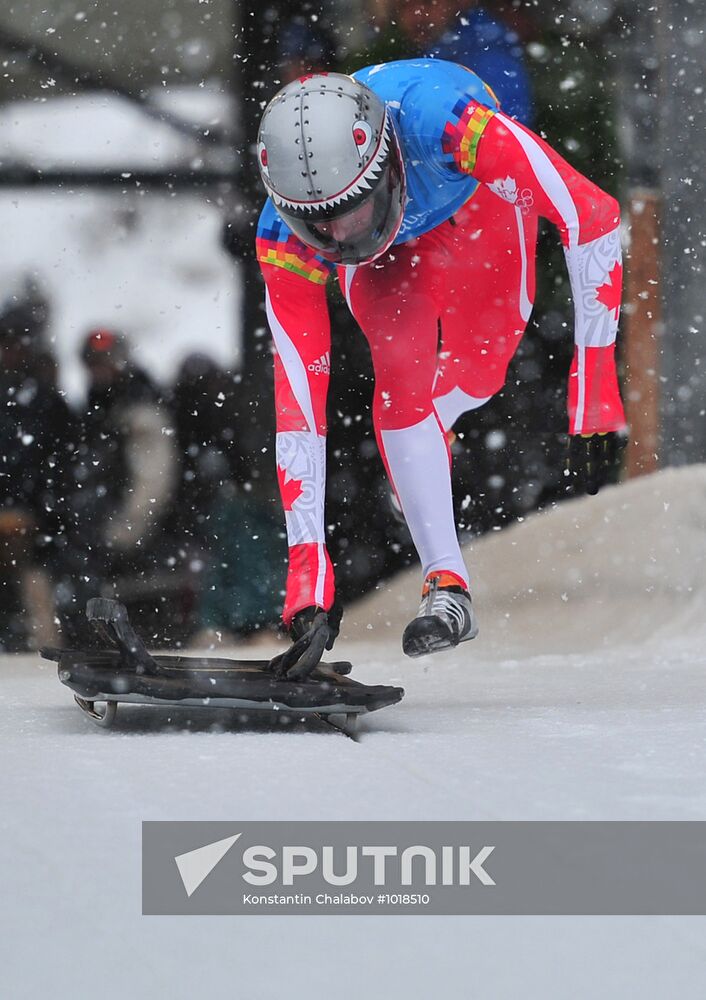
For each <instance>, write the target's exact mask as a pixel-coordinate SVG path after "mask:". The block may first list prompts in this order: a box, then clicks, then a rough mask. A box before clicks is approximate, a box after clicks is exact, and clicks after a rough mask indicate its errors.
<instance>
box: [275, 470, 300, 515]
mask: <svg viewBox="0 0 706 1000" xmlns="http://www.w3.org/2000/svg"><path fill="white" fill-rule="evenodd" d="M277 482H278V483H279V491H280V494H281V496H282V506H283V507H284V509H285V510H291V509H292V507H293V506H294V504H295V503H296V502H297V500H298V499H299V497H300V496H301V495H302V493H303V492H304V490H303V489H302V481H301V479H287V470H286V469H283V468H282V466H281V465H278V466H277Z"/></svg>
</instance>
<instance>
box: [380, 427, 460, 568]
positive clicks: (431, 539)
mask: <svg viewBox="0 0 706 1000" xmlns="http://www.w3.org/2000/svg"><path fill="white" fill-rule="evenodd" d="M380 439H381V442H382V446H383V448H384V451H385V458H386V459H387V465H388V468H389V470H390V475H391V476H392V481H393V484H394V487H395V492H396V493H397V496H398V498H399V501H400V505H401V507H402V512H403V514H404V516H405V520H406V521H407V526H408V527H409V531H410V534H411V535H412V541H413V542H414V546H415V548H416V550H417V552H418V553H419V558H420V559H421V562H422V568H423V572H424V576H425V577H426V575H427V574H428V573H431V572H433V571H434V570H442V569H443V570H448V571H450V572H451V573H455V574H456V575H457V576H459V577H461V579H462V580H465V581H466V582H468V572H467V570H466V566H465V564H464V561H463V556H462V555H461V548H460V546H459V544H458V538H457V536H456V525H455V523H454V514H453V500H452V497H451V470H450V468H449V456H448V451H447V445H446V441H445V440H444V433H443V431H442V429H441V427H440V426H439V421H438V420H437V419H436V417H435V416H434V414H433V413H430V414H429V416H428V417H426V418H425V419H424V420H422V421H420V423H418V424H413V425H412V426H411V427H403V428H401V429H400V430H383V431H380Z"/></svg>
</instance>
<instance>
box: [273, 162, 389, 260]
mask: <svg viewBox="0 0 706 1000" xmlns="http://www.w3.org/2000/svg"><path fill="white" fill-rule="evenodd" d="M404 188H405V185H404V174H403V171H402V167H401V164H400V162H399V158H398V156H397V153H396V150H395V151H394V153H393V155H391V156H390V157H389V159H388V161H387V163H386V165H385V168H384V169H383V172H382V174H381V176H380V178H379V180H378V183H377V184H376V185H375V188H374V189H373V190H372V191H371V192H370V194H369V195H367V196H366V197H365V198H364V199H363V200H362V201H358V203H357V204H356V206H355V208H352V209H345V208H343V209H341V208H340V207H339V208H338V210H337V211H332V212H331V214H330V215H329V216H328V217H326V218H319V219H317V220H316V221H313V220H311V219H305V218H303V217H302V215H301V214H300V213H294V212H291V211H289V210H288V209H286V208H283V207H279V206H278V212H279V213H280V214H281V215H282V217H283V218H284V219H285V221H286V222H287V225H288V226H289V227H290V228H291V230H292V232H293V233H295V235H296V236H298V237H299V239H300V240H302V242H303V243H306V245H307V246H309V247H311V248H312V250H316V252H317V253H319V254H320V255H321V256H322V257H323V258H324V259H325V260H329V261H331V262H332V263H334V264H365V263H367V262H369V261H371V260H374V259H375V258H376V257H379V256H380V254H382V253H384V252H385V250H387V249H388V248H389V247H390V246H391V245H392V243H393V241H394V239H395V237H396V236H397V233H398V232H399V230H400V226H401V224H402V217H403V215H404V201H405V197H404Z"/></svg>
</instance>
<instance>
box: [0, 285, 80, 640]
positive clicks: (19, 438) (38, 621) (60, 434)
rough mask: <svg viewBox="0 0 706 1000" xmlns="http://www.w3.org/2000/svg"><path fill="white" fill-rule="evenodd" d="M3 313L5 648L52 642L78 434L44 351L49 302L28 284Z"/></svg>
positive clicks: (0, 577)
mask: <svg viewBox="0 0 706 1000" xmlns="http://www.w3.org/2000/svg"><path fill="white" fill-rule="evenodd" d="M25 292H26V294H19V295H18V294H15V295H13V296H11V297H10V299H9V300H6V304H5V305H4V306H2V307H0V364H1V369H0V648H2V649H5V650H17V649H24V648H27V646H28V645H41V644H42V643H46V642H51V641H53V640H54V639H55V636H54V634H53V631H54V629H53V618H54V613H53V598H52V595H51V579H52V577H54V576H55V574H56V573H57V572H58V571H59V567H60V563H61V560H62V557H63V547H64V543H65V537H66V535H65V532H66V524H65V523H64V517H65V514H66V504H65V498H66V493H67V487H68V469H69V464H70V461H71V456H72V454H73V450H74V447H75V444H76V442H77V440H78V427H77V425H76V421H75V419H74V418H73V416H72V414H71V411H70V410H69V407H68V406H67V404H66V402H65V400H64V398H63V396H62V395H61V393H60V392H59V389H58V387H57V384H56V366H55V363H54V359H53V357H52V356H51V355H50V354H49V352H48V350H47V349H46V348H45V347H44V346H43V342H44V331H45V325H46V322H47V318H48V303H47V301H46V299H45V298H44V297H43V296H41V295H39V294H38V291H37V287H36V285H32V284H31V283H28V284H27V285H26V288H25Z"/></svg>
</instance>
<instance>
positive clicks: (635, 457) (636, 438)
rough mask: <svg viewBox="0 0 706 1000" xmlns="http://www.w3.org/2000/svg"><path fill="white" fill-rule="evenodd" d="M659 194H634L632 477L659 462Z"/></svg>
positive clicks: (629, 334)
mask: <svg viewBox="0 0 706 1000" xmlns="http://www.w3.org/2000/svg"><path fill="white" fill-rule="evenodd" d="M659 211H660V194H659V192H658V191H656V190H655V189H653V188H634V189H633V190H632V191H631V194H630V202H629V213H630V214H629V219H630V252H629V255H628V268H627V281H626V289H625V292H626V294H625V321H624V327H623V329H624V346H625V349H624V353H623V358H624V362H625V372H626V381H625V392H624V396H625V415H626V418H627V422H628V424H629V426H630V441H629V443H628V449H627V455H626V459H625V473H626V475H627V477H628V479H632V478H633V477H635V476H644V475H646V474H647V473H649V472H654V471H655V469H657V468H658V467H659V438H660V394H659V385H660V383H659V378H660V335H661V332H662V302H661V293H662V289H661V281H660V241H659V224H660V219H659Z"/></svg>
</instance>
